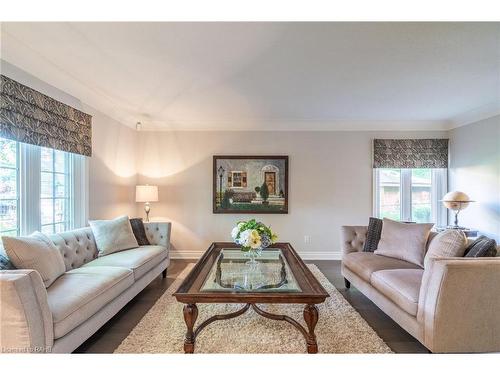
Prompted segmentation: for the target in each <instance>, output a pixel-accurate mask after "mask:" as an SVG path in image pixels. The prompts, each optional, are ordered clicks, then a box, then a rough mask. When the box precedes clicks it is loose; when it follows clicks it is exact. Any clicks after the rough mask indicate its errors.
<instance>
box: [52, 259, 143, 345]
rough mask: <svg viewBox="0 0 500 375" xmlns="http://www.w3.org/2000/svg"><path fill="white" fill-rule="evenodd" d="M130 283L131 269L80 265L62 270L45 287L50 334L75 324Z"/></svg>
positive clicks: (68, 330)
mask: <svg viewBox="0 0 500 375" xmlns="http://www.w3.org/2000/svg"><path fill="white" fill-rule="evenodd" d="M133 283H134V276H133V273H132V271H131V270H129V269H127V268H121V267H82V268H76V269H74V270H71V271H68V272H66V273H65V274H63V275H62V276H61V277H59V278H58V279H57V280H56V281H55V282H54V283H53V284H52V285H51V286H50V287H49V288H48V289H47V298H48V303H49V306H50V310H51V311H52V318H53V321H54V338H56V339H57V338H60V337H62V336H64V335H65V334H67V333H68V332H70V331H71V330H73V329H74V328H76V327H78V326H79V325H80V324H82V323H83V322H84V321H86V320H87V319H89V318H90V317H91V316H92V315H94V314H95V313H96V312H98V311H99V310H100V309H101V308H103V307H104V306H105V305H106V304H107V303H109V302H110V301H112V300H113V299H114V298H116V297H118V296H119V295H120V294H121V293H122V292H123V291H125V290H126V289H127V288H129V287H130V286H131V285H132V284H133Z"/></svg>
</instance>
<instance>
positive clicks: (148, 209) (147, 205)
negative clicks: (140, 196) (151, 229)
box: [144, 202, 151, 223]
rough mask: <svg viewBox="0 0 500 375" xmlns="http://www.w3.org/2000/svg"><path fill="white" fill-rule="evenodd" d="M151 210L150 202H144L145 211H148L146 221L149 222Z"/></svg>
mask: <svg viewBox="0 0 500 375" xmlns="http://www.w3.org/2000/svg"><path fill="white" fill-rule="evenodd" d="M149 211H151V207H150V206H149V202H146V203H145V204H144V212H145V213H146V223H149Z"/></svg>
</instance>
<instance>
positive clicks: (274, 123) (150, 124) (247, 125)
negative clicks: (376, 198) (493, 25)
mask: <svg viewBox="0 0 500 375" xmlns="http://www.w3.org/2000/svg"><path fill="white" fill-rule="evenodd" d="M141 123H142V127H141V131H145V132H170V131H173V132H181V131H234V132H240V131H242V132H246V131H278V132H279V131H283V132H295V131H296V132H305V131H446V130H448V129H449V128H450V126H451V123H450V122H449V121H394V120H388V121H383V120H377V121H370V120H367V121H355V120H331V121H327V120H293V119H290V120H273V119H265V118H262V119H251V120H249V119H235V120H232V121H228V120H222V121H214V122H207V123H192V122H185V123H175V124H166V122H162V121H147V120H146V121H141ZM235 124H238V125H237V126H235Z"/></svg>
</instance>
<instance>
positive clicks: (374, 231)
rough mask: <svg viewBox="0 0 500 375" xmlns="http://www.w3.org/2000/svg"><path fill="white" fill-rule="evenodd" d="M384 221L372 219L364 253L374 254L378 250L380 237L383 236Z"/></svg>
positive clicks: (369, 223)
mask: <svg viewBox="0 0 500 375" xmlns="http://www.w3.org/2000/svg"><path fill="white" fill-rule="evenodd" d="M382 224H383V221H382V219H378V218H376V217H371V218H370V221H369V222H368V230H367V232H366V242H365V246H364V247H363V251H365V252H371V253H373V252H374V251H375V250H377V246H378V242H379V241H380V235H381V234H382Z"/></svg>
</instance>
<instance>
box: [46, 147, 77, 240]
mask: <svg viewBox="0 0 500 375" xmlns="http://www.w3.org/2000/svg"><path fill="white" fill-rule="evenodd" d="M71 156H72V155H71V154H69V153H67V152H63V151H58V150H52V149H50V148H44V147H41V157H40V161H41V168H40V176H41V183H40V217H41V227H42V232H43V233H46V234H51V233H58V232H64V231H65V230H68V229H69V228H70V227H71V221H70V220H71V212H70V199H71V168H70V161H71Z"/></svg>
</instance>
